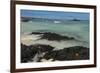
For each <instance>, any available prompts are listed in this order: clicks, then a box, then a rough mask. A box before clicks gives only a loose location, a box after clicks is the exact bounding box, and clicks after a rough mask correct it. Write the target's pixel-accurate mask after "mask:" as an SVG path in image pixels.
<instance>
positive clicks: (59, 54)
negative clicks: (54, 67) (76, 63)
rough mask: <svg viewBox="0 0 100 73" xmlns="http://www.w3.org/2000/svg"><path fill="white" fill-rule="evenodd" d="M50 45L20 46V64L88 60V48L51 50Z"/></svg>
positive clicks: (76, 47)
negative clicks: (43, 61) (50, 60)
mask: <svg viewBox="0 0 100 73" xmlns="http://www.w3.org/2000/svg"><path fill="white" fill-rule="evenodd" d="M53 49H54V47H52V46H50V45H41V44H36V45H30V46H26V45H24V44H21V62H22V63H27V62H41V61H42V59H45V60H49V59H52V61H56V60H58V61H67V60H86V59H89V48H86V47H82V46H73V47H69V48H64V49H61V50H53Z"/></svg>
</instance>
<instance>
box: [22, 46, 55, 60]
mask: <svg viewBox="0 0 100 73" xmlns="http://www.w3.org/2000/svg"><path fill="white" fill-rule="evenodd" d="M53 49H54V47H52V46H49V45H41V44H36V45H30V46H26V45H24V44H21V62H28V61H31V60H32V58H33V57H34V56H35V55H36V54H37V53H38V54H41V53H43V52H49V51H51V50H53Z"/></svg>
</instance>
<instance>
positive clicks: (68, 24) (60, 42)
mask: <svg viewBox="0 0 100 73" xmlns="http://www.w3.org/2000/svg"><path fill="white" fill-rule="evenodd" d="M20 29H21V45H22V46H21V50H22V51H21V53H22V54H21V62H38V61H40V62H42V61H44V60H46V61H49V59H50V60H51V59H53V60H59V61H61V60H83V59H89V21H88V20H54V19H52V20H51V19H37V18H36V19H32V20H28V21H21V28H20ZM25 48H26V49H25ZM50 48H51V49H53V50H51V51H52V52H55V53H56V51H58V53H57V54H58V56H56V57H54V56H53V55H55V54H54V53H53V54H52V53H51V52H50V51H49V50H50ZM72 48H73V49H74V51H73V49H72ZM41 49H42V50H41ZM65 49H66V51H64V50H65ZM68 49H70V50H71V52H67V50H68ZM79 49H81V50H79ZM32 50H33V51H32ZM36 50H37V52H36ZM60 50H61V51H63V52H61V53H59V52H60ZM75 51H77V52H76V53H78V54H79V55H80V57H79V58H77V56H75V55H74V56H75V57H74V56H73V54H74V53H75ZM35 52H36V53H35ZM40 52H41V53H40ZM64 52H65V53H64ZM66 54H67V55H66ZM60 55H61V57H59V56H60ZM62 56H63V57H62ZM58 57H59V58H58ZM65 57H66V58H65ZM47 59H48V60H47Z"/></svg>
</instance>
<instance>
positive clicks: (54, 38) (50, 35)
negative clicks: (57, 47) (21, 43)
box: [31, 32, 75, 41]
mask: <svg viewBox="0 0 100 73" xmlns="http://www.w3.org/2000/svg"><path fill="white" fill-rule="evenodd" d="M31 34H43V35H41V38H40V39H47V40H49V41H62V40H73V39H75V38H74V37H68V36H63V35H60V34H56V33H51V32H42V33H41V32H32V33H31Z"/></svg>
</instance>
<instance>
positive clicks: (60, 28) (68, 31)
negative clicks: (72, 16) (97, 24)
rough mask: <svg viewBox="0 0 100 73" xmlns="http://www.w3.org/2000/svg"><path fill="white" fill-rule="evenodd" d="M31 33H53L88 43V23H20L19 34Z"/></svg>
mask: <svg viewBox="0 0 100 73" xmlns="http://www.w3.org/2000/svg"><path fill="white" fill-rule="evenodd" d="M31 32H55V33H58V34H61V35H67V36H72V37H75V38H76V39H78V40H80V41H85V42H89V21H68V20H66V21H59V22H58V23H55V21H46V20H43V21H29V22H21V34H23V33H31Z"/></svg>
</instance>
